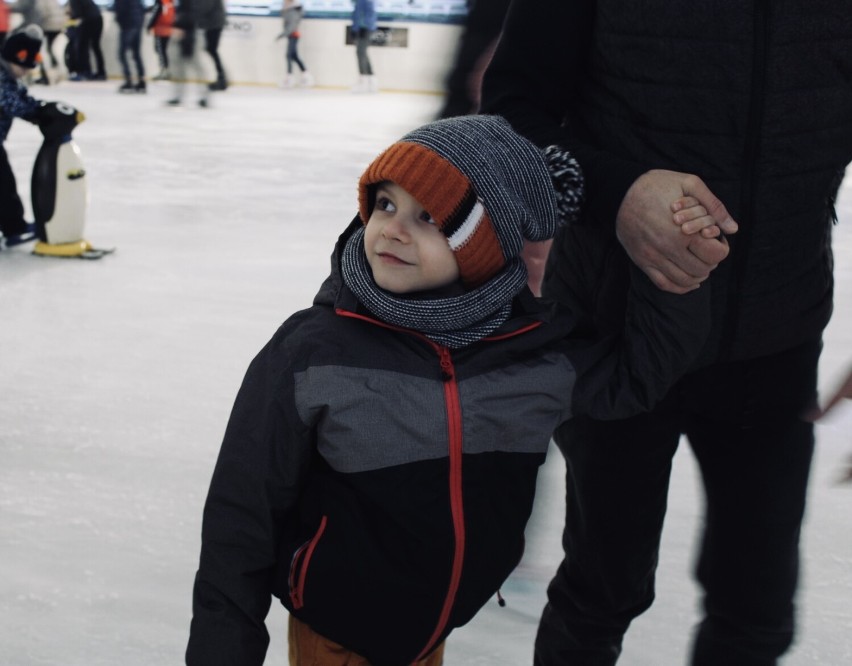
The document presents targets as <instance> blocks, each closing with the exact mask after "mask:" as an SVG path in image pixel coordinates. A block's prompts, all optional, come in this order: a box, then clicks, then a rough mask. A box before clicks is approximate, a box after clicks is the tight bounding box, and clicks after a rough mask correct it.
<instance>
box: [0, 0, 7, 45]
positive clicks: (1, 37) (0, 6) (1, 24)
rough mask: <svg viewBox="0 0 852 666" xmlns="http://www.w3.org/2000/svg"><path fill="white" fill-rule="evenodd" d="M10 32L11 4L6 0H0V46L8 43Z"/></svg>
mask: <svg viewBox="0 0 852 666" xmlns="http://www.w3.org/2000/svg"><path fill="white" fill-rule="evenodd" d="M8 33H9V5H7V4H6V0H0V48H2V47H3V44H5V43H6V35H7V34H8Z"/></svg>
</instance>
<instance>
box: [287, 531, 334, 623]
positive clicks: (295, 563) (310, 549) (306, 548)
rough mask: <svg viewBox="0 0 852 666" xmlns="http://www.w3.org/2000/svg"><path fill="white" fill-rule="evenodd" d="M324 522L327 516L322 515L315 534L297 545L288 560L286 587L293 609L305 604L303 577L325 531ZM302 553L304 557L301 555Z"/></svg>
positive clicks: (305, 575)
mask: <svg viewBox="0 0 852 666" xmlns="http://www.w3.org/2000/svg"><path fill="white" fill-rule="evenodd" d="M326 522H328V516H323V517H322V520H321V521H320V525H319V528H318V529H317V532H316V534H314V536H313V537H311V539H309V540H308V541H306V542H305V543H303V544H302V545H301V546H299V548H298V550H296V552H295V553H293V559H292V560H290V578H289V580H288V587H289V588H290V601H291V602H292V604H293V610H299V609H300V608H302V607H303V606H304V605H305V578H306V577H307V575H308V567H309V566H310V564H311V557H313V554H314V550H315V549H316V547H317V543H318V542H319V540H320V538H321V537H322V534H323V532H325V525H326ZM303 553H304V557H302V554H303ZM300 558H302V559H301V566H299V564H300V563H299V559H300ZM297 571H298V575H296V572H297Z"/></svg>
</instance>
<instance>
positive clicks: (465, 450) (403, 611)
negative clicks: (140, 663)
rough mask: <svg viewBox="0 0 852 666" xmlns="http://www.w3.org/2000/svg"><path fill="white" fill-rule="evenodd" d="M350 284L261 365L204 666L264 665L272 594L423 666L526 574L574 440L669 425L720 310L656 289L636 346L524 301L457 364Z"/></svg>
mask: <svg viewBox="0 0 852 666" xmlns="http://www.w3.org/2000/svg"><path fill="white" fill-rule="evenodd" d="M360 224H361V223H360V220H359V218H356V219H355V221H354V222H353V224H352V225H351V226H350V227H349V229H347V231H346V232H345V233H344V235H343V236H342V237H341V240H340V241H339V242H338V251H337V252H336V253H335V256H334V257H333V261H332V275H331V276H330V277H329V279H328V280H327V281H326V282H325V284H324V285H323V287H322V288H321V289H320V291H319V293H318V294H317V296H316V298H315V301H314V304H313V306H312V307H311V308H309V309H307V310H303V311H301V312H298V313H296V314H294V315H293V316H292V317H290V318H289V319H288V320H287V321H286V322H285V323H284V324H283V325H282V326H281V328H280V329H279V330H278V332H277V333H276V334H275V335H274V337H273V338H272V340H271V341H270V342H269V343H268V344H267V345H266V346H265V347H264V349H263V350H262V351H261V352H260V353H259V354H258V356H257V357H256V358H255V359H254V361H253V362H252V364H251V366H250V367H249V370H248V372H247V374H246V377H245V380H244V382H243V385H242V388H241V389H240V392H239V394H238V396H237V399H236V402H235V405H234V409H233V412H232V414H231V418H230V421H229V424H228V427H227V430H226V433H225V438H224V441H223V444H222V449H221V452H220V455H219V460H218V463H217V465H216V468H215V471H214V474H213V479H212V482H211V486H210V492H209V496H208V498H207V503H206V506H205V509H204V524H203V530H202V532H203V534H202V541H203V545H202V551H201V562H200V567H199V571H198V574H197V577H196V582H195V589H194V598H193V612H194V617H193V621H192V628H191V632H190V633H191V635H190V642H189V647H188V650H187V655H186V656H187V663H188V664H189V665H190V666H201V665H203V666H216V665H218V664H233V665H234V666H236V665H239V666H251V665H253V664H261V663H262V662H263V659H264V655H265V652H266V647H267V643H268V634H267V631H266V628H265V626H264V618H265V616H266V614H267V612H268V609H269V605H270V592H271V593H272V594H274V595H275V596H276V597H278V598H280V599H281V601H282V602H283V604H284V605H285V606H286V607H287V609H288V610H289V611H290V612H291V613H293V614H294V615H296V616H297V617H299V618H300V619H301V620H303V621H304V622H306V623H307V624H309V625H310V626H311V627H313V629H314V630H315V631H317V632H318V633H320V634H322V635H323V636H325V637H327V638H329V639H331V640H333V641H335V642H338V643H341V644H343V645H345V646H346V647H348V648H350V649H352V650H354V651H355V652H357V653H359V654H362V655H364V656H365V657H366V658H367V659H368V660H369V661H370V663H371V664H375V665H376V666H403V665H407V664H410V663H411V662H412V661H414V660H416V659H418V658H422V657H423V656H425V655H426V654H428V652H429V651H430V650H431V649H433V648H434V647H435V646H436V645H437V644H438V643H439V642H440V641H442V640H443V639H444V638H446V636H447V635H448V634H449V633H450V631H451V630H452V629H453V628H455V627H458V626H461V625H463V624H465V623H466V622H468V621H469V620H470V619H471V618H472V617H473V616H474V614H475V613H476V612H477V611H478V610H479V609H480V608H481V607H482V606H483V604H485V603H486V601H487V600H488V599H489V598H490V597H492V595H494V594H495V592H496V591H497V590H498V588H499V587H500V585H501V584H502V583H503V582H504V581H505V579H506V578H507V576H508V575H509V574H510V572H511V571H512V570H513V569H514V568H515V566H516V565H517V563H518V561H519V560H520V558H521V555H522V553H523V547H524V539H523V535H524V527H525V525H526V522H527V519H528V517H529V515H530V511H531V509H532V503H533V495H534V490H535V483H536V475H537V472H538V468H539V466H540V465H541V464H542V463H543V462H544V459H545V454H546V451H547V447H548V443H549V441H550V436H551V433H552V432H553V430H554V429H555V428H556V426H557V425H558V424H559V423H560V422H562V421H563V420H565V419H568V418H570V417H571V416H572V415H574V414H578V413H587V414H592V415H594V416H596V417H598V418H608V417H609V418H616V417H624V416H627V415H630V414H634V413H636V412H639V411H641V410H644V409H647V408H649V407H651V406H652V405H653V404H654V402H655V401H656V399H657V398H658V397H660V396H661V395H662V394H663V392H664V391H665V390H666V389H667V388H668V386H669V385H670V384H671V383H672V382H673V381H674V380H675V379H676V378H677V377H678V376H679V374H680V373H681V372H682V371H683V370H684V369H685V368H686V367H687V365H688V364H689V363H690V362H691V361H692V359H693V357H694V355H695V354H696V353H697V352H698V350H699V349H700V346H701V344H702V343H703V339H704V331H705V330H706V329H707V327H708V324H709V319H708V312H709V293H708V292H707V290H706V289H703V288H702V289H699V290H698V291H696V292H693V293H691V294H689V295H687V296H673V295H671V294H667V293H664V292H662V291H659V290H657V289H656V288H654V287H653V286H652V285H651V283H650V282H649V281H647V279H645V278H644V276H642V275H641V274H640V273H639V272H638V271H637V272H636V273H635V274H634V283H633V287H632V291H631V295H630V305H629V313H630V314H629V317H628V324H627V329H626V334H625V336H624V339H623V340H622V341H618V340H615V339H606V340H604V339H600V338H599V337H596V336H594V335H592V334H591V332H590V331H589V332H586V331H584V330H583V324H582V322H579V321H578V320H576V319H575V318H574V317H573V316H572V315H570V313H567V312H565V311H557V310H551V309H549V308H546V307H544V305H543V304H542V303H541V302H540V301H538V300H536V299H534V298H533V297H532V295H531V294H530V293H529V292H528V291H524V292H523V293H522V294H521V295H520V296H519V297H518V298H517V299H516V301H515V302H514V304H513V305H514V310H513V316H512V318H511V319H510V320H509V321H508V322H507V323H506V324H505V325H504V326H503V327H502V328H500V329H498V331H497V332H495V333H494V334H492V335H491V336H490V337H488V338H486V339H484V340H482V341H480V342H478V343H475V344H473V345H470V346H468V347H465V348H462V349H459V350H455V351H450V350H449V349H447V348H444V347H441V346H439V345H437V344H436V343H434V342H432V341H430V340H429V339H427V338H426V337H425V336H423V335H421V334H420V333H418V332H415V331H410V330H402V329H396V328H394V327H392V326H389V325H388V324H385V323H383V322H382V321H379V320H376V319H375V318H374V317H373V316H372V315H370V314H369V313H368V312H367V311H366V310H364V308H363V307H362V306H361V305H360V304H359V303H358V302H357V301H356V300H355V298H354V296H353V295H352V293H351V292H350V291H349V290H348V289H347V288H346V287H345V286H344V285H343V283H342V280H341V277H340V274H339V267H338V254H339V251H340V248H342V246H343V243H344V242H345V239H346V238H348V236H349V235H350V234H351V233H352V231H353V230H354V229H355V228H357V227H358V226H360Z"/></svg>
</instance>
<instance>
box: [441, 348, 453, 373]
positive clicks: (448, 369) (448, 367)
mask: <svg viewBox="0 0 852 666" xmlns="http://www.w3.org/2000/svg"><path fill="white" fill-rule="evenodd" d="M452 379H453V364H452V361H450V350H449V349H447V348H446V347H443V348H442V349H441V380H442V381H444V382H449V381H451V380H452Z"/></svg>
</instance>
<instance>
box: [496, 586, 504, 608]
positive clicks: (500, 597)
mask: <svg viewBox="0 0 852 666" xmlns="http://www.w3.org/2000/svg"><path fill="white" fill-rule="evenodd" d="M497 605H498V606H500V608H505V607H506V600H505V599H504V598H503V595H502V594H500V590H497Z"/></svg>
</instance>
